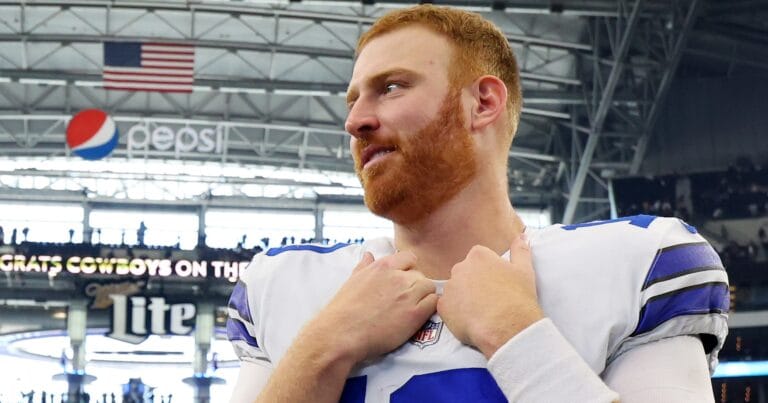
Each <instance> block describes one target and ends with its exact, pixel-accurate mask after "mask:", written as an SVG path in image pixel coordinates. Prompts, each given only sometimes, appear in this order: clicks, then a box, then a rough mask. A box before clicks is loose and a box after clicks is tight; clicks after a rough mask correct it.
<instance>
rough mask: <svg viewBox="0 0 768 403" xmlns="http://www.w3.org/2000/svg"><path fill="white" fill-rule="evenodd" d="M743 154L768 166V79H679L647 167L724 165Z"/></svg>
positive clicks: (673, 169)
mask: <svg viewBox="0 0 768 403" xmlns="http://www.w3.org/2000/svg"><path fill="white" fill-rule="evenodd" d="M741 156H747V157H750V158H751V159H752V161H753V162H754V163H756V164H759V165H763V166H765V165H768V78H766V77H765V76H762V77H759V76H756V77H753V78H751V77H735V78H676V79H675V82H674V83H673V84H672V88H671V89H670V92H669V96H668V98H667V102H666V104H665V105H664V107H663V111H662V114H661V115H660V116H659V121H658V123H657V125H656V130H655V133H654V137H653V139H652V141H651V144H650V145H649V148H648V151H647V153H646V158H645V162H644V163H643V167H642V169H641V170H642V171H643V172H644V173H648V174H664V173H674V172H700V171H711V170H722V169H725V168H726V167H727V166H728V165H729V164H732V163H733V162H734V161H735V160H736V159H737V158H738V157H741Z"/></svg>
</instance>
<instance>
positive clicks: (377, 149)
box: [360, 144, 397, 168]
mask: <svg viewBox="0 0 768 403" xmlns="http://www.w3.org/2000/svg"><path fill="white" fill-rule="evenodd" d="M396 150H397V147H395V146H384V145H374V144H371V145H369V146H367V147H365V148H364V149H363V152H362V155H361V159H360V160H361V161H360V162H361V163H362V166H363V168H365V167H366V165H368V164H370V163H373V162H376V161H377V160H378V159H380V158H382V157H384V156H386V155H388V154H390V153H392V152H394V151H396Z"/></svg>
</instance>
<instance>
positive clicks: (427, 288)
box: [409, 276, 437, 301]
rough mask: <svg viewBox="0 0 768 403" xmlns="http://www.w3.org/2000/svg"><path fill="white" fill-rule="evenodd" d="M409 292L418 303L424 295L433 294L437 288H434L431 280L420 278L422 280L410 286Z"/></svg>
mask: <svg viewBox="0 0 768 403" xmlns="http://www.w3.org/2000/svg"><path fill="white" fill-rule="evenodd" d="M409 291H410V292H411V295H413V297H414V299H415V300H416V301H420V300H421V299H422V298H424V296H425V295H428V294H434V293H435V292H436V291H437V287H435V283H433V282H432V281H431V280H428V279H426V278H424V277H423V276H422V278H420V279H417V280H416V281H414V282H413V284H411V287H410V288H409Z"/></svg>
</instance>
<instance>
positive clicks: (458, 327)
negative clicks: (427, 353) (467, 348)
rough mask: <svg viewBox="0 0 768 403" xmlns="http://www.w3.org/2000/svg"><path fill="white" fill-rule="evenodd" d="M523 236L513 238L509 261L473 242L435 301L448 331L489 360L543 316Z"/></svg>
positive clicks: (529, 255) (531, 263) (452, 270)
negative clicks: (505, 344)
mask: <svg viewBox="0 0 768 403" xmlns="http://www.w3.org/2000/svg"><path fill="white" fill-rule="evenodd" d="M523 236H524V235H521V237H519V238H517V239H515V240H514V242H512V246H511V248H510V255H509V261H506V260H505V259H503V258H501V257H500V256H499V255H497V254H496V252H494V251H492V250H490V249H488V248H486V247H484V246H479V245H477V246H474V247H472V249H471V250H470V251H469V253H468V254H467V257H466V258H465V259H464V260H463V261H461V262H459V263H457V264H456V265H454V266H453V268H452V269H451V278H450V280H448V281H447V282H446V283H445V287H444V289H443V295H442V296H441V297H440V300H439V301H438V303H437V313H438V314H440V317H442V319H443V321H444V322H445V324H446V326H448V328H449V329H450V330H451V333H453V334H454V336H456V338H457V339H459V340H460V341H461V342H463V343H464V344H468V345H471V346H475V347H477V348H478V349H479V350H480V351H481V352H482V353H483V355H485V356H486V358H489V359H490V357H491V356H492V355H493V353H495V352H496V350H498V349H499V347H501V346H502V345H503V344H504V343H506V342H507V341H508V340H509V339H511V338H512V337H513V336H515V335H516V334H518V333H520V332H521V331H522V330H523V329H525V328H526V327H528V326H530V325H531V324H533V323H534V322H536V321H538V320H539V319H541V318H543V317H544V314H543V312H542V310H541V307H540V306H539V303H538V298H537V295H536V277H535V275H534V272H533V262H532V259H531V250H530V247H529V246H528V242H527V240H526V239H524V238H523Z"/></svg>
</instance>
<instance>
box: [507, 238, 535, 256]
mask: <svg viewBox="0 0 768 403" xmlns="http://www.w3.org/2000/svg"><path fill="white" fill-rule="evenodd" d="M521 260H526V261H530V260H531V244H530V240H529V239H528V235H526V234H525V232H521V233H520V235H519V236H518V237H516V238H515V239H514V240H513V241H512V245H511V246H510V247H509V261H510V263H515V262H519V261H521Z"/></svg>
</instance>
